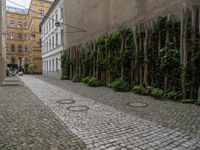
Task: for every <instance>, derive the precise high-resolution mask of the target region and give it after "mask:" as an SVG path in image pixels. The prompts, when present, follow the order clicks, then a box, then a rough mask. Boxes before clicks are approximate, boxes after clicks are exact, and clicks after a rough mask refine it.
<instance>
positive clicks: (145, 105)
mask: <svg viewBox="0 0 200 150" xmlns="http://www.w3.org/2000/svg"><path fill="white" fill-rule="evenodd" d="M128 105H129V106H132V107H147V106H148V104H146V103H129V104H128Z"/></svg>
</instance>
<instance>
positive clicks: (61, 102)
mask: <svg viewBox="0 0 200 150" xmlns="http://www.w3.org/2000/svg"><path fill="white" fill-rule="evenodd" d="M75 102H76V101H75V100H71V99H62V100H58V101H57V103H59V104H74V103H75Z"/></svg>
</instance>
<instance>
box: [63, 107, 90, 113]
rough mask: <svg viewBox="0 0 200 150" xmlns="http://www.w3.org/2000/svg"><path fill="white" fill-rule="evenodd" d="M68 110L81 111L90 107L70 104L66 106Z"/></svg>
mask: <svg viewBox="0 0 200 150" xmlns="http://www.w3.org/2000/svg"><path fill="white" fill-rule="evenodd" d="M66 109H67V110H69V111H77V112H81V111H87V110H89V109H90V108H89V107H88V106H70V107H67V108H66Z"/></svg>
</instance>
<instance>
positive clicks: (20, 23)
mask: <svg viewBox="0 0 200 150" xmlns="http://www.w3.org/2000/svg"><path fill="white" fill-rule="evenodd" d="M21 28H22V22H21V21H19V22H18V29H21Z"/></svg>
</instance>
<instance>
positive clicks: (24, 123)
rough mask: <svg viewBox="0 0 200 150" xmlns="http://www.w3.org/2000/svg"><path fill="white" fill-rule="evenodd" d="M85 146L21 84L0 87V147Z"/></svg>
mask: <svg viewBox="0 0 200 150" xmlns="http://www.w3.org/2000/svg"><path fill="white" fill-rule="evenodd" d="M85 147H86V145H85V144H84V143H83V142H82V141H81V140H80V139H79V138H78V137H77V136H75V135H74V134H73V133H72V132H71V131H70V130H69V129H68V128H67V126H66V125H65V124H64V123H63V122H62V121H61V120H60V119H59V118H58V117H57V116H56V115H55V114H54V113H53V112H52V111H51V110H50V109H49V108H47V107H46V106H45V104H44V103H43V102H42V101H41V100H39V99H38V97H37V96H35V95H34V94H33V93H32V92H31V90H29V89H27V88H25V87H24V86H4V87H3V86H2V87H0V150H68V149H69V150H77V149H79V150H84V149H86V148H85Z"/></svg>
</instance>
